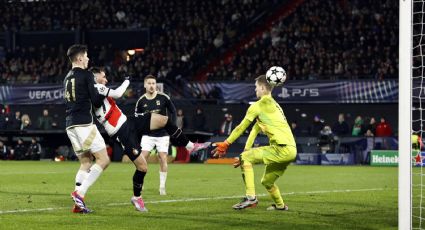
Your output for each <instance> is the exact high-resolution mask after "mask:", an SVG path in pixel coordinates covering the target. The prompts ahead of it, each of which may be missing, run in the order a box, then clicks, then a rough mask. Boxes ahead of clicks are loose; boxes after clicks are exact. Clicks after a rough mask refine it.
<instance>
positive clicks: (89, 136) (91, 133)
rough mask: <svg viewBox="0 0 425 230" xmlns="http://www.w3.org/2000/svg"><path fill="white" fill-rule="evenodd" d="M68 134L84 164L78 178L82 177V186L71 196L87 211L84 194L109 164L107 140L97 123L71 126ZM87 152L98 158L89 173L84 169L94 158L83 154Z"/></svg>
mask: <svg viewBox="0 0 425 230" xmlns="http://www.w3.org/2000/svg"><path fill="white" fill-rule="evenodd" d="M67 134H68V137H69V139H70V140H71V143H72V146H73V148H74V151H75V152H76V153H77V156H78V158H79V160H80V162H82V164H83V166H80V169H82V170H81V171H82V172H79V173H80V175H78V177H79V178H78V180H81V179H82V182H81V183H80V186H77V189H76V190H75V191H74V192H73V193H72V194H71V196H72V198H73V200H74V202H75V205H76V206H78V207H79V208H80V209H81V212H83V213H87V212H90V210H89V209H87V208H86V206H85V203H84V196H85V194H86V192H87V190H88V188H89V187H90V186H91V185H92V184H93V183H94V182H95V181H96V180H97V178H98V177H99V176H100V174H101V173H102V172H103V170H104V169H105V168H106V167H107V166H108V165H109V162H110V160H109V157H108V155H107V153H106V145H105V142H104V140H103V138H102V136H101V135H100V133H99V131H98V130H97V128H96V126H95V125H89V126H82V127H74V128H70V129H68V130H67ZM85 152H91V153H92V154H93V156H94V157H95V158H96V163H95V164H93V165H91V166H90V168H89V172H88V173H87V174H85V173H84V171H85V170H86V168H87V167H88V166H89V165H88V164H89V162H90V161H91V159H92V158H91V157H90V156H88V155H86V154H83V153H85ZM79 171H80V170H79ZM79 173H77V174H79ZM76 177H77V176H76Z"/></svg>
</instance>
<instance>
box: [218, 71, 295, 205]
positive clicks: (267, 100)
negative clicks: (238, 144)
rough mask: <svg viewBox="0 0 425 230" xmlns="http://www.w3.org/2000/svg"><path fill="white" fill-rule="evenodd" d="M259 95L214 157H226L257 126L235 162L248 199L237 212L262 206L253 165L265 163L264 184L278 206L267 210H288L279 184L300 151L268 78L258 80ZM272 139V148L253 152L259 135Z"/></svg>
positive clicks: (263, 76) (243, 201)
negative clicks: (279, 180) (256, 187)
mask: <svg viewBox="0 0 425 230" xmlns="http://www.w3.org/2000/svg"><path fill="white" fill-rule="evenodd" d="M255 80H256V82H255V93H256V95H257V98H259V100H258V101H257V102H255V103H254V104H252V105H251V106H250V107H249V108H248V111H247V113H246V115H245V117H244V119H243V120H242V122H241V123H240V124H239V125H238V126H237V127H236V128H235V129H234V130H233V131H232V133H231V134H230V136H229V137H228V138H227V139H226V140H225V141H224V142H217V143H214V145H215V146H216V148H215V149H213V151H212V153H213V154H214V156H219V157H221V156H224V155H225V154H226V151H227V149H228V147H229V145H230V144H232V143H233V142H234V141H235V140H236V139H237V138H238V137H239V136H240V135H241V134H242V133H244V131H245V130H246V129H247V128H248V126H249V125H250V124H251V123H252V122H255V124H254V126H253V128H252V130H251V132H250V134H249V137H248V140H247V142H246V144H245V149H244V151H243V153H242V154H241V155H240V156H239V159H238V160H236V161H235V163H234V166H235V168H236V167H238V166H241V169H242V178H243V180H244V183H245V189H246V196H245V197H244V198H243V199H242V201H241V202H240V203H237V204H235V205H233V208H234V209H236V210H240V209H245V208H250V207H255V206H257V204H258V200H257V197H256V195H255V186H254V171H253V168H252V165H253V164H257V163H264V164H265V165H266V166H265V171H264V174H263V178H262V179H261V183H262V184H263V185H264V187H266V189H267V191H268V192H269V194H270V196H271V198H272V200H273V201H274V204H272V205H271V206H270V207H268V208H267V210H283V211H285V210H288V206H287V205H285V203H284V202H283V199H282V196H281V194H280V191H279V188H278V187H277V185H276V184H275V181H276V180H277V179H278V178H279V177H280V176H281V175H282V174H283V173H284V172H285V170H286V168H287V167H288V165H289V164H290V163H291V162H292V161H294V160H295V157H296V154H297V149H296V144H295V140H294V137H293V135H292V132H291V128H290V127H289V125H288V122H287V121H286V117H285V115H284V114H283V111H282V108H281V107H280V106H279V104H278V103H277V102H276V101H275V100H274V99H273V97H272V96H271V91H272V90H273V87H272V86H271V85H270V84H269V83H268V82H267V80H266V76H265V75H261V76H259V77H257V78H256V79H255ZM260 131H261V132H263V133H265V134H266V135H267V137H268V138H269V144H270V145H268V146H262V147H257V148H252V145H253V142H254V140H255V138H256V136H257V135H258V133H259V132H260Z"/></svg>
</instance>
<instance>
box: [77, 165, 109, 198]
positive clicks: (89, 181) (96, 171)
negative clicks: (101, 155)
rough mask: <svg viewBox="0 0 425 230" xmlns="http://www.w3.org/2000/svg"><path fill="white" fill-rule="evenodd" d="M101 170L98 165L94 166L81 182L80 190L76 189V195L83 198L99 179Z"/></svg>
mask: <svg viewBox="0 0 425 230" xmlns="http://www.w3.org/2000/svg"><path fill="white" fill-rule="evenodd" d="M102 172H103V169H102V167H100V165H98V164H94V165H93V166H92V167H91V168H90V171H89V173H88V175H87V178H86V179H85V180H84V181H83V183H82V184H81V186H80V188H79V189H77V191H78V194H79V195H80V196H83V197H84V196H85V195H86V192H87V190H88V189H89V188H90V186H92V185H93V184H94V182H96V180H97V178H99V176H100V174H102Z"/></svg>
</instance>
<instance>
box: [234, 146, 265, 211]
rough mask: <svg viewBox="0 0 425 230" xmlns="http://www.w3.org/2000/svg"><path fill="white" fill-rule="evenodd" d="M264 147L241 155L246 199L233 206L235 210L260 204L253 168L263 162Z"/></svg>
mask: <svg viewBox="0 0 425 230" xmlns="http://www.w3.org/2000/svg"><path fill="white" fill-rule="evenodd" d="M263 148H264V147H259V148H252V149H250V150H247V151H244V152H243V153H242V154H241V155H240V162H241V164H240V166H241V170H242V179H243V181H244V184H245V195H246V196H245V197H244V198H243V200H242V201H241V202H240V203H237V204H235V205H233V208H234V209H244V208H250V207H255V206H256V205H257V203H258V200H257V197H256V194H255V184H254V169H253V168H252V166H253V164H257V163H262V162H263V153H264V150H263Z"/></svg>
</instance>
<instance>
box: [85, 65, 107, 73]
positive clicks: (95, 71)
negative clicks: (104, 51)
mask: <svg viewBox="0 0 425 230" xmlns="http://www.w3.org/2000/svg"><path fill="white" fill-rule="evenodd" d="M89 71H90V72H92V73H93V74H97V73H101V72H105V70H104V69H103V68H102V67H97V66H93V67H90V69H89Z"/></svg>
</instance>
